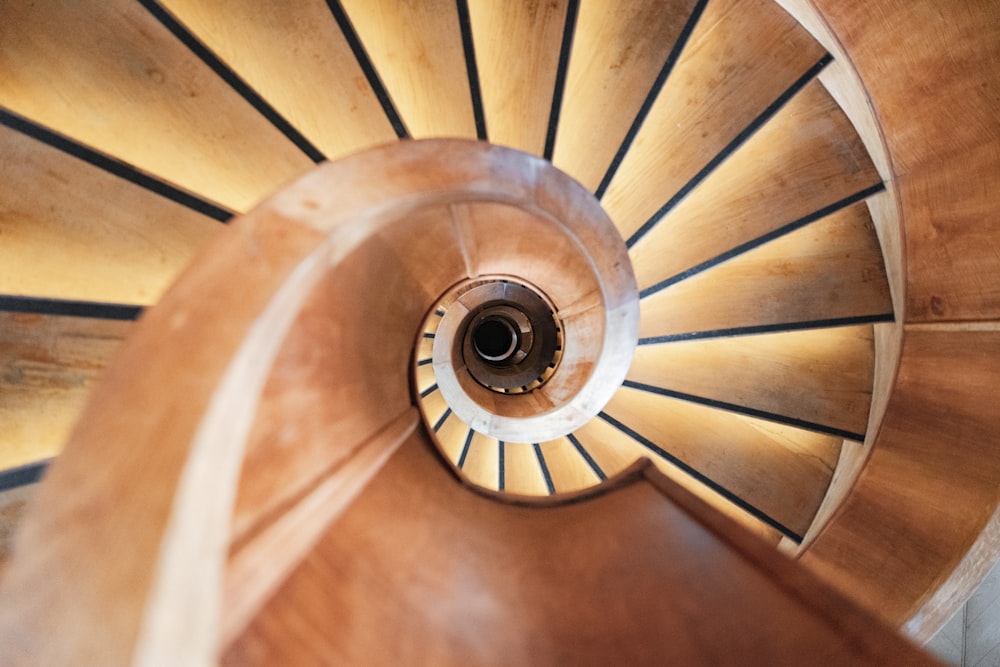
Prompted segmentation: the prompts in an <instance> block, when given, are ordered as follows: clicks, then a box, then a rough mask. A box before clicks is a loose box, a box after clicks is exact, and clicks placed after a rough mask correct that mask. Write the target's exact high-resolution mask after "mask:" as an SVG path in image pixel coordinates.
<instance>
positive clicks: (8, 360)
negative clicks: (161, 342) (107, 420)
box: [0, 312, 133, 470]
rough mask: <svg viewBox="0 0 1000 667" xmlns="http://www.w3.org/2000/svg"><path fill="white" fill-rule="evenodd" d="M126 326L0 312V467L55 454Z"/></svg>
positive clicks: (30, 461)
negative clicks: (0, 426) (1, 426)
mask: <svg viewBox="0 0 1000 667" xmlns="http://www.w3.org/2000/svg"><path fill="white" fill-rule="evenodd" d="M132 326H133V323H132V322H123V321H115V320H101V319H93V318H83V317H60V316H54V315H36V314H23V313H5V312H0V368H2V373H0V395H2V396H3V400H2V401H0V424H3V428H2V429H0V470H8V469H10V468H16V467H18V466H22V465H25V464H29V463H34V462H36V461H40V460H43V459H48V458H50V457H52V456H55V455H57V454H59V452H60V451H61V450H62V446H63V442H64V441H65V440H66V438H67V436H68V435H69V432H70V430H71V429H72V427H73V424H74V423H75V421H76V418H77V416H78V415H79V414H80V412H81V410H82V409H83V406H84V403H85V401H86V400H87V398H88V396H89V395H90V389H91V388H92V387H93V385H94V383H95V382H96V381H97V379H98V378H99V377H100V375H101V371H102V370H103V369H104V367H105V366H106V365H107V364H108V362H109V360H110V359H111V357H112V355H113V354H114V353H115V351H116V350H117V349H118V347H119V345H120V344H121V342H122V339H123V338H124V337H125V336H126V334H127V333H128V332H129V331H130V330H131V328H132Z"/></svg>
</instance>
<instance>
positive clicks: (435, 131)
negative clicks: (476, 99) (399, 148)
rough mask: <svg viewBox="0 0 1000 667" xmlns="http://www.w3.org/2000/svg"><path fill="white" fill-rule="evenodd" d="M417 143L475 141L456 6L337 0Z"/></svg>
mask: <svg viewBox="0 0 1000 667" xmlns="http://www.w3.org/2000/svg"><path fill="white" fill-rule="evenodd" d="M341 4H343V6H344V9H345V10H346V11H347V14H348V15H349V16H350V18H351V22H352V23H353V24H354V28H355V30H357V32H358V36H359V37H360V39H361V42H362V43H363V44H364V46H365V49H366V51H367V52H368V55H369V57H370V58H371V60H372V63H373V64H374V66H375V69H376V70H377V71H378V73H379V76H380V77H381V78H382V81H383V82H384V83H385V87H386V89H388V91H389V95H391V96H392V100H393V102H394V103H395V105H396V108H397V109H398V110H399V114H400V115H401V116H402V118H403V122H404V123H406V126H407V128H408V129H409V131H410V134H411V135H412V136H413V137H414V138H415V139H420V138H424V137H467V138H470V139H475V138H476V121H475V118H474V116H473V113H472V96H471V93H470V92H469V77H468V73H467V71H466V67H465V55H464V51H463V47H462V34H461V30H460V28H459V22H458V9H457V6H456V4H455V3H454V2H448V1H446V0H427V1H425V2H406V3H400V2H396V1H395V0H341Z"/></svg>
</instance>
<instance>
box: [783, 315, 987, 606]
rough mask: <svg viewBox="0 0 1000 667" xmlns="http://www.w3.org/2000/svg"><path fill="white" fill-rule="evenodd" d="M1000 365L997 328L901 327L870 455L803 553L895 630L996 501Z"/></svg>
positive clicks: (980, 526) (981, 524)
mask: <svg viewBox="0 0 1000 667" xmlns="http://www.w3.org/2000/svg"><path fill="white" fill-rule="evenodd" d="M998 360H1000V330H996V329H993V330H985V331H948V330H944V331H941V330H934V329H910V330H907V332H906V334H905V336H904V339H903V350H902V360H901V366H900V371H899V376H898V379H897V383H896V387H895V390H894V392H893V395H892V397H891V398H890V400H889V406H888V410H887V412H886V416H885V419H884V421H883V423H882V428H881V432H880V434H879V438H878V440H877V441H876V443H875V447H874V449H873V451H872V453H871V458H870V459H869V461H868V464H867V465H866V466H865V468H864V469H863V470H862V471H861V474H860V477H859V478H858V481H857V483H856V484H855V486H854V488H853V490H852V492H851V493H850V494H849V495H847V497H846V498H845V499H844V502H843V503H842V504H841V506H840V508H839V510H838V512H837V514H836V515H835V517H834V518H833V520H832V521H831V522H830V523H829V524H828V525H827V527H826V529H825V530H823V531H822V532H821V533H820V534H819V535H818V536H817V538H816V541H815V542H814V543H813V544H812V546H811V547H810V548H809V549H808V550H807V551H806V552H805V553H804V554H803V556H802V560H803V562H804V563H806V564H807V565H809V566H810V567H812V568H813V569H815V570H816V571H818V572H820V573H821V574H822V575H824V576H825V577H827V578H828V579H829V580H830V581H833V582H835V583H837V584H838V585H840V586H841V587H842V588H843V589H844V590H847V591H850V592H851V594H852V595H854V596H856V597H857V598H858V599H860V600H862V601H863V602H864V603H865V604H866V605H867V606H869V607H870V608H872V609H874V610H877V611H878V612H879V613H880V614H881V615H882V616H883V617H884V618H886V619H888V620H890V621H891V622H895V623H901V622H902V621H903V620H904V619H907V618H909V617H910V616H911V615H912V614H914V613H915V612H916V611H917V610H918V609H919V607H920V605H921V603H922V602H924V601H925V600H926V599H927V598H928V597H929V596H930V593H931V591H934V590H935V589H936V588H937V587H938V586H940V585H941V584H942V583H943V582H944V580H945V578H946V577H947V576H948V575H949V574H950V573H951V571H952V569H953V568H954V567H955V566H957V565H958V563H959V561H960V560H961V559H962V557H963V555H964V554H965V552H966V550H967V549H968V548H969V547H970V546H971V542H972V540H974V539H975V536H976V535H978V534H979V532H980V531H981V530H982V529H983V527H984V525H985V524H986V522H987V521H988V520H989V519H990V517H991V515H992V514H993V511H994V509H995V508H996V506H997V503H998V502H1000V486H998V485H997V481H996V480H997V479H1000V457H998V456H997V452H996V439H995V438H994V437H993V436H992V434H993V433H995V432H996V429H997V428H1000V416H998V413H997V411H996V410H994V409H993V405H994V403H993V398H992V391H991V389H990V388H991V387H992V386H993V382H994V380H995V378H996V374H997V372H998V371H1000V362H998ZM887 549H891V553H892V558H893V562H894V563H898V564H899V566H898V567H892V568H891V569H889V568H886V567H885V566H884V558H885V554H886V553H887ZM928 622H929V623H931V622H933V621H931V620H930V619H928Z"/></svg>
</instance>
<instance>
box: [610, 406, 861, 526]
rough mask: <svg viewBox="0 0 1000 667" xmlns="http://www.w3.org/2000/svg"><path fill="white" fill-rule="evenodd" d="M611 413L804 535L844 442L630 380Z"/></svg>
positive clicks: (664, 465)
mask: <svg viewBox="0 0 1000 667" xmlns="http://www.w3.org/2000/svg"><path fill="white" fill-rule="evenodd" d="M605 412H606V413H607V414H609V415H611V416H612V417H614V418H615V419H617V420H618V421H620V422H621V423H623V424H625V425H627V426H628V427H629V428H631V429H633V430H635V431H636V432H638V433H639V434H641V435H642V436H643V437H645V438H648V439H649V440H651V441H652V442H654V443H656V444H658V445H659V446H660V447H662V448H663V449H664V450H666V451H667V452H669V453H670V454H672V455H674V456H676V457H677V458H678V459H680V460H681V461H683V462H684V463H686V464H687V465H689V466H691V467H692V468H694V469H695V470H697V471H698V472H700V473H701V474H703V475H705V476H706V477H708V478H709V479H711V480H713V481H714V482H716V483H717V484H719V485H721V486H722V487H723V488H725V489H727V490H729V491H730V492H732V493H733V494H735V495H736V496H737V497H739V498H741V499H742V500H743V501H745V502H747V503H749V504H750V505H753V506H754V507H756V508H758V509H759V510H761V511H762V512H764V513H765V514H767V515H768V516H770V517H772V518H773V519H775V520H777V521H779V522H780V523H782V524H783V525H785V526H787V527H788V528H790V529H791V530H793V531H795V532H796V533H798V535H800V536H801V535H804V534H805V532H806V530H808V528H809V525H810V523H811V522H812V519H813V516H815V514H816V510H817V509H818V508H819V505H820V503H821V502H822V500H823V496H824V494H825V493H826V488H827V486H828V485H829V483H830V477H831V474H832V471H833V468H834V466H836V463H837V459H838V457H839V454H840V447H841V444H842V442H843V441H842V439H840V438H836V437H833V436H828V435H822V434H818V433H811V432H808V431H803V430H801V429H797V428H794V427H791V426H783V425H780V424H774V423H771V422H766V421H763V420H759V419H754V418H752V417H745V416H743V415H737V414H734V413H731V412H727V411H724V410H719V409H716V408H711V407H706V406H702V405H696V404H694V403H688V402H686V401H680V400H677V399H673V398H668V397H664V396H658V395H655V394H651V393H647V392H644V391H638V390H635V389H629V388H627V387H626V388H622V389H621V390H619V392H618V393H617V394H615V397H614V398H613V399H612V400H611V402H610V403H609V404H608V406H607V407H606V409H605ZM622 437H627V436H624V434H623V435H622V436H620V437H619V440H620V439H621V438H622ZM652 458H653V460H654V462H657V464H658V465H659V466H660V467H661V468H666V469H671V468H672V466H671V464H670V463H669V462H667V461H665V460H662V459H660V457H655V456H654V457H652ZM676 474H677V473H674V474H673V475H671V476H672V477H673V476H675V475H676Z"/></svg>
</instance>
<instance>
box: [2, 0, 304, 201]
mask: <svg viewBox="0 0 1000 667" xmlns="http://www.w3.org/2000/svg"><path fill="white" fill-rule="evenodd" d="M0 42H3V45H4V48H3V51H2V52H0V99H3V101H4V104H5V105H6V106H7V107H8V108H10V109H11V110H13V111H15V112H16V113H19V114H21V115H23V116H25V117H27V118H30V119H31V120H33V121H35V122H37V123H40V124H42V125H44V126H46V127H49V128H52V129H54V130H56V131H58V132H61V133H63V134H66V135H68V136H70V137H72V138H73V139H75V140H77V141H80V142H82V143H84V144H86V145H88V146H91V147H94V148H96V149H98V150H100V151H103V152H105V153H108V154H110V155H112V156H114V157H116V158H119V159H121V160H124V161H125V162H128V163H130V164H132V165H135V166H136V167H138V168H140V169H142V170H144V171H146V172H149V173H152V174H155V175H157V176H159V177H161V178H163V179H165V180H168V181H170V182H172V183H175V184H177V185H179V186H181V187H183V188H186V189H187V190H190V191H191V192H195V193H198V194H200V195H203V196H205V197H207V198H208V199H211V200H214V201H217V202H219V203H221V204H223V205H225V206H228V207H230V208H232V209H235V210H238V211H244V210H246V209H247V208H249V207H250V206H251V205H253V204H254V203H255V202H257V201H258V200H259V199H260V198H261V197H263V196H264V195H266V194H269V193H270V192H271V191H272V190H274V189H275V188H277V187H278V186H280V185H282V184H284V183H286V182H288V181H289V180H290V179H292V178H294V177H295V176H297V175H299V174H301V173H303V172H305V171H306V170H308V169H309V168H310V167H311V166H312V165H313V162H312V161H311V160H310V159H309V158H308V157H306V155H305V154H304V153H302V152H301V151H300V150H299V149H298V148H297V147H296V146H295V145H294V144H293V143H291V142H290V141H289V140H288V139H286V138H285V136H284V135H283V134H282V133H281V132H280V131H278V129H277V128H275V127H274V126H273V125H271V124H270V123H269V122H268V121H266V120H265V119H264V118H263V117H262V116H261V115H260V114H259V113H258V112H257V111H256V110H255V109H254V108H253V107H252V106H250V104H249V103H247V102H246V101H245V100H244V99H243V98H241V97H240V96H239V95H238V94H237V93H236V92H235V91H234V90H233V89H232V88H230V87H229V86H228V85H227V84H226V83H225V82H224V81H223V80H222V79H221V78H220V77H218V76H217V75H216V74H215V73H214V72H213V71H212V70H211V69H210V68H209V67H208V65H206V64H205V63H203V62H202V61H201V60H199V59H198V58H197V57H196V56H195V55H194V54H193V53H192V52H191V51H189V50H188V49H187V47H185V46H184V45H183V44H182V43H181V42H180V41H179V40H178V39H177V38H175V37H174V36H173V35H172V34H171V33H170V32H169V31H168V30H167V29H166V28H165V27H164V26H163V25H161V24H160V23H159V22H158V21H157V20H156V19H155V18H154V17H153V16H152V15H151V14H150V13H149V12H148V11H146V9H144V8H143V7H142V6H141V5H140V4H139V3H132V2H125V1H124V0H108V1H107V2H81V3H73V4H69V5H60V6H59V7H58V8H56V7H55V6H54V5H48V4H46V5H26V4H11V5H5V6H4V7H3V9H2V10H0Z"/></svg>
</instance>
